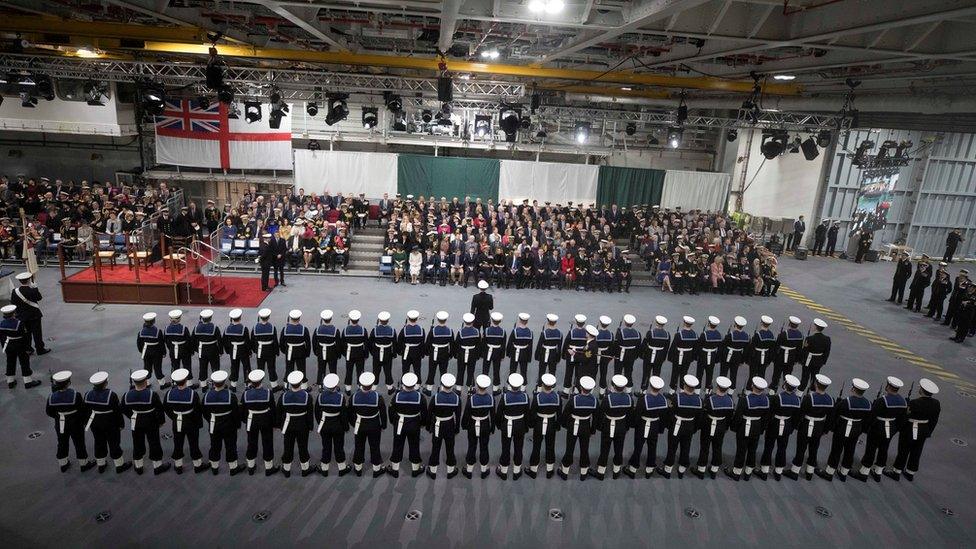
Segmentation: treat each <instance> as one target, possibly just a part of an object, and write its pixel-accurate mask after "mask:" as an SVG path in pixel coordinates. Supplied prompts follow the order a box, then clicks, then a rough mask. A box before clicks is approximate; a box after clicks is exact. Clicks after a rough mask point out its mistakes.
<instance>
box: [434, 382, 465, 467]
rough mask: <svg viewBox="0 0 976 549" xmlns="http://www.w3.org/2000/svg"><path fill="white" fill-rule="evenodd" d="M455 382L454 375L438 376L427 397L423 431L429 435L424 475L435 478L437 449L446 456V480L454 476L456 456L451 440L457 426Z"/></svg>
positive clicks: (437, 457)
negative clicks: (434, 388)
mask: <svg viewBox="0 0 976 549" xmlns="http://www.w3.org/2000/svg"><path fill="white" fill-rule="evenodd" d="M455 383H457V379H456V378H455V377H454V374H443V375H441V386H440V389H438V390H437V391H436V392H435V393H434V394H433V395H432V396H431V398H430V412H429V414H428V417H429V419H430V421H429V422H428V423H427V430H428V431H430V432H431V434H432V436H431V439H430V460H429V461H428V462H427V476H428V477H430V478H437V466H438V465H439V464H440V460H441V446H442V445H443V446H444V450H445V453H446V454H447V455H446V457H445V459H444V463H445V464H446V465H447V478H453V477H454V476H455V475H457V455H456V454H455V452H454V437H455V436H456V435H457V433H458V430H459V429H460V425H461V397H460V396H458V394H457V392H456V391H455V389H454V384H455Z"/></svg>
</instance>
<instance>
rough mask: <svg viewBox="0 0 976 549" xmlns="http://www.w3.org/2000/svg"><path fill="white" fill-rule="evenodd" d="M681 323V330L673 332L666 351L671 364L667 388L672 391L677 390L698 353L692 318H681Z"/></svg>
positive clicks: (696, 335) (696, 336)
mask: <svg viewBox="0 0 976 549" xmlns="http://www.w3.org/2000/svg"><path fill="white" fill-rule="evenodd" d="M681 322H682V324H681V329H679V330H678V331H677V332H675V334H674V339H673V340H671V348H670V349H669V351H668V360H669V361H670V362H671V382H670V383H669V384H668V386H669V387H671V390H672V391H677V390H678V382H679V381H680V380H681V379H682V378H683V377H684V376H685V375H686V374H687V373H688V368H689V367H690V366H691V362H692V361H693V360H695V354H696V352H697V351H698V334H697V333H696V332H695V330H694V329H693V328H692V326H694V325H695V319H694V317H690V316H687V315H686V316H684V317H682V318H681ZM696 386H697V385H696Z"/></svg>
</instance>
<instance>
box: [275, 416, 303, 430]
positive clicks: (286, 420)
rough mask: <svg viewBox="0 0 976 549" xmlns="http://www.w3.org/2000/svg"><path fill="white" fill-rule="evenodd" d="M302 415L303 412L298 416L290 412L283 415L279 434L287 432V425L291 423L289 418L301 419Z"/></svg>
mask: <svg viewBox="0 0 976 549" xmlns="http://www.w3.org/2000/svg"><path fill="white" fill-rule="evenodd" d="M304 415H305V412H301V413H298V414H293V413H291V412H287V413H285V422H284V423H283V424H282V425H281V434H285V432H286V431H287V430H288V423H289V422H291V418H293V417H301V416H304Z"/></svg>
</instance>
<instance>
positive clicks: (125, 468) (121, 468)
mask: <svg viewBox="0 0 976 549" xmlns="http://www.w3.org/2000/svg"><path fill="white" fill-rule="evenodd" d="M131 468H132V462H131V461H126V462H125V463H123V464H122V465H120V466H118V467H116V468H115V472H116V473H124V472H126V471H128V470H129V469H131Z"/></svg>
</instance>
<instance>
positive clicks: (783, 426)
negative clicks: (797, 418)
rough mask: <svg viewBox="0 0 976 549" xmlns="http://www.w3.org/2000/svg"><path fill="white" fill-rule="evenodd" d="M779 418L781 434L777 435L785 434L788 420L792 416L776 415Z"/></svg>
mask: <svg viewBox="0 0 976 549" xmlns="http://www.w3.org/2000/svg"><path fill="white" fill-rule="evenodd" d="M776 419H778V420H779V434H777V435H776V436H783V431H785V430H786V420H788V419H790V416H776Z"/></svg>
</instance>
